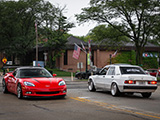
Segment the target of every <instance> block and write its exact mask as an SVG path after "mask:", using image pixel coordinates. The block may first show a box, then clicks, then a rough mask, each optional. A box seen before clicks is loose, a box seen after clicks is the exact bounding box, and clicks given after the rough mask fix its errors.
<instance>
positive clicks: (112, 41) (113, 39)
mask: <svg viewBox="0 0 160 120" xmlns="http://www.w3.org/2000/svg"><path fill="white" fill-rule="evenodd" d="M117 27H118V26H117ZM89 36H90V39H91V40H93V41H95V42H97V43H99V44H105V45H106V46H107V47H112V48H113V47H115V48H118V47H120V46H121V45H124V44H125V42H128V41H129V39H128V38H127V37H126V36H124V34H122V33H121V32H119V31H118V30H117V29H115V28H113V27H112V26H110V25H108V26H106V25H99V26H97V27H95V28H93V29H92V30H90V32H89Z"/></svg>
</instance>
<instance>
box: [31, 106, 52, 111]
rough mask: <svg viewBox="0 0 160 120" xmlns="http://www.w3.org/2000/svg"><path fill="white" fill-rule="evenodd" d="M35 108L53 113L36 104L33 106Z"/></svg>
mask: <svg viewBox="0 0 160 120" xmlns="http://www.w3.org/2000/svg"><path fill="white" fill-rule="evenodd" d="M33 106H34V107H36V108H39V109H41V110H45V111H52V110H50V109H48V108H45V107H41V106H38V105H35V104H33Z"/></svg>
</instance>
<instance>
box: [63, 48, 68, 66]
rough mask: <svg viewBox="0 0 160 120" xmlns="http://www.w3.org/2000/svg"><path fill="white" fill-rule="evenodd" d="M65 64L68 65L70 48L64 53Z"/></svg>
mask: <svg viewBox="0 0 160 120" xmlns="http://www.w3.org/2000/svg"><path fill="white" fill-rule="evenodd" d="M64 65H68V50H66V51H65V53H64Z"/></svg>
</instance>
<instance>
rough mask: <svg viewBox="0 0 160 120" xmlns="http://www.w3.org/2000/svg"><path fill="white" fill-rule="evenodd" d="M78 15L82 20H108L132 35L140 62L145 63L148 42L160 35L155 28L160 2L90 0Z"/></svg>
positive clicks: (158, 16) (154, 0) (158, 19)
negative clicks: (143, 58) (144, 54)
mask: <svg viewBox="0 0 160 120" xmlns="http://www.w3.org/2000/svg"><path fill="white" fill-rule="evenodd" d="M76 17H77V20H78V21H79V22H80V23H83V22H88V21H90V20H93V21H97V22H99V23H107V24H109V25H111V26H112V27H113V28H115V29H117V30H118V31H119V32H121V33H122V34H123V35H124V36H127V37H128V38H130V39H131V40H132V41H134V44H135V47H136V63H137V64H142V53H143V52H144V47H145V45H146V44H147V42H148V40H149V39H150V38H151V37H154V36H156V35H157V34H158V31H156V30H155V27H156V26H158V25H159V21H160V1H159V0H90V7H86V8H83V9H82V12H81V13H80V14H79V15H76ZM117 26H121V27H117ZM153 30H155V31H154V32H153Z"/></svg>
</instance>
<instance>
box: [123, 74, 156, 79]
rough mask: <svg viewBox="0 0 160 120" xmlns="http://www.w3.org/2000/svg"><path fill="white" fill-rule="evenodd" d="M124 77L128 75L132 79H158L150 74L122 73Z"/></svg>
mask: <svg viewBox="0 0 160 120" xmlns="http://www.w3.org/2000/svg"><path fill="white" fill-rule="evenodd" d="M122 76H123V77H127V78H128V79H130V80H157V79H156V77H153V76H150V75H137V74H136V75H130V74H128V75H122Z"/></svg>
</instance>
